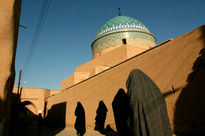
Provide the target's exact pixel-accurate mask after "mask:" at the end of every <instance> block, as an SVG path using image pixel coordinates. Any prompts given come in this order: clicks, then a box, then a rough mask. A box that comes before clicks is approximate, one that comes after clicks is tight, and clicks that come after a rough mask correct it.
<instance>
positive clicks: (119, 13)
mask: <svg viewBox="0 0 205 136" xmlns="http://www.w3.org/2000/svg"><path fill="white" fill-rule="evenodd" d="M118 15H119V16H121V12H120V8H118Z"/></svg>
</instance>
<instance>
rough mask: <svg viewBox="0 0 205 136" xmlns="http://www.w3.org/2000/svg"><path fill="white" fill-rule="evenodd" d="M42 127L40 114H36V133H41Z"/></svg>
mask: <svg viewBox="0 0 205 136" xmlns="http://www.w3.org/2000/svg"><path fill="white" fill-rule="evenodd" d="M42 125H43V117H42V115H41V113H39V114H38V120H37V131H38V133H41V132H42Z"/></svg>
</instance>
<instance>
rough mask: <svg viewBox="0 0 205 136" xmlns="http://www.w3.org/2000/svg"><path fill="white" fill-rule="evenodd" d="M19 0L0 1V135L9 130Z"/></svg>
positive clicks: (6, 133)
mask: <svg viewBox="0 0 205 136" xmlns="http://www.w3.org/2000/svg"><path fill="white" fill-rule="evenodd" d="M20 5H21V0H1V1H0V55H1V57H0V64H1V67H0V136H1V135H3V129H6V130H5V131H4V132H5V134H4V135H8V132H9V130H8V129H9V119H10V108H11V93H12V89H13V85H14V80H15V66H14V64H15V55H16V47H17V38H18V28H19V18H20V7H21V6H20Z"/></svg>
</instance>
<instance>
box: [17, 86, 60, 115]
mask: <svg viewBox="0 0 205 136" xmlns="http://www.w3.org/2000/svg"><path fill="white" fill-rule="evenodd" d="M17 90H18V87H16V86H15V87H14V89H13V93H14V94H17ZM59 92H60V91H59V90H48V89H42V88H22V93H21V98H20V99H21V102H24V101H29V102H31V103H32V105H27V106H26V107H27V108H28V109H29V110H30V111H32V112H33V113H34V114H35V115H38V111H42V113H44V104H45V100H46V99H47V98H48V97H49V96H53V95H55V94H57V93H59Z"/></svg>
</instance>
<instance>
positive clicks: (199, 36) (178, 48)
mask: <svg viewBox="0 0 205 136" xmlns="http://www.w3.org/2000/svg"><path fill="white" fill-rule="evenodd" d="M204 32H205V26H203V27H200V28H198V29H195V30H194V31H192V32H189V33H186V34H185V35H182V36H180V37H178V38H176V39H174V40H172V41H171V42H168V43H165V44H163V45H161V46H158V47H155V48H153V49H150V50H148V51H146V52H144V53H141V54H139V55H137V56H134V57H133V58H130V59H128V60H127V61H125V62H123V63H120V64H118V65H116V66H114V67H113V68H111V69H108V70H106V71H104V72H102V73H99V74H97V75H95V76H93V77H91V78H89V79H87V80H84V81H82V82H80V83H78V84H76V85H74V86H72V87H70V88H68V89H66V90H64V91H62V92H61V93H59V94H56V95H55V96H52V97H49V98H48V101H47V104H48V105H47V108H48V110H50V111H52V106H53V107H54V106H57V105H58V104H60V103H64V104H65V105H66V109H65V111H66V112H65V122H64V123H65V124H66V126H68V127H73V126H74V123H75V119H76V117H75V115H74V112H75V108H76V104H77V102H81V103H82V105H83V107H84V109H85V115H86V125H87V127H91V128H94V126H95V117H96V110H97V107H98V103H99V101H100V100H103V102H104V103H105V105H106V106H107V108H108V113H107V118H106V124H111V126H112V127H114V126H115V125H114V124H115V123H114V116H113V111H112V101H113V98H114V96H115V95H116V93H117V91H118V89H119V88H124V89H125V90H126V86H125V84H126V80H127V78H128V75H129V73H130V71H131V70H133V69H136V68H138V69H140V70H142V71H143V72H144V73H146V74H147V75H148V76H149V77H150V78H151V79H152V80H153V81H154V82H155V83H156V84H157V86H158V87H159V88H160V90H161V92H162V94H163V95H164V97H165V100H166V104H167V109H168V115H169V119H170V123H171V125H172V128H173V131H174V130H176V128H177V127H179V128H181V127H184V126H189V125H194V124H193V122H194V121H195V125H197V124H198V125H202V126H203V125H205V118H204V117H205V116H204V115H205V114H204V113H205V107H204V105H203V104H199V103H200V102H202V97H203V96H205V95H204V91H202V90H204V89H205V88H204V85H203V84H202V83H204V81H205V79H204V77H203V78H202V77H201V76H200V73H197V74H195V76H194V78H193V77H192V81H194V83H195V85H197V86H199V87H197V88H196V89H198V90H197V92H198V93H197V94H198V95H196V94H195V91H196V90H195V87H194V85H193V84H192V85H191V86H192V89H191V88H190V84H191V82H190V81H188V80H187V78H188V77H190V74H191V73H193V71H195V70H192V68H193V65H194V63H195V61H196V60H197V59H198V58H200V54H199V52H200V51H201V50H202V48H204V45H205V42H204V39H205V33H204ZM204 62H205V61H204ZM204 64H205V63H204ZM200 70H201V71H200ZM200 70H198V72H202V73H203V72H204V69H203V68H202V67H200ZM200 86H201V87H200ZM172 87H173V88H174V91H175V93H173V89H172ZM187 89H188V90H191V91H189V92H190V93H189V94H186V90H187ZM184 94H185V95H184ZM198 96H201V97H199V98H198ZM183 98H186V101H189V99H190V100H192V99H193V98H194V99H193V101H195V103H194V104H195V105H192V102H191V101H190V102H188V103H189V104H190V105H186V102H185V103H182V102H181V100H180V99H183ZM197 98H198V99H197ZM203 100H204V99H203ZM196 103H197V104H199V106H196ZM180 104H181V105H180ZM184 104H185V108H182V107H184ZM180 109H183V110H182V111H180ZM177 110H178V111H180V112H182V113H183V114H184V115H186V116H185V117H184V115H181V114H180V112H178V111H177ZM61 116H62V115H61ZM177 119H179V120H177ZM180 119H184V120H181V121H180ZM185 120H186V121H187V122H186V121H185ZM174 124H175V127H174ZM176 126H177V127H176Z"/></svg>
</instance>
